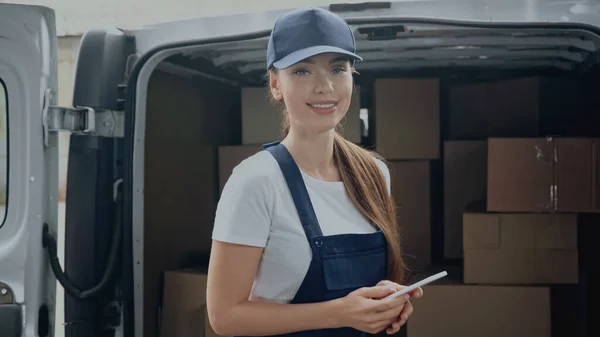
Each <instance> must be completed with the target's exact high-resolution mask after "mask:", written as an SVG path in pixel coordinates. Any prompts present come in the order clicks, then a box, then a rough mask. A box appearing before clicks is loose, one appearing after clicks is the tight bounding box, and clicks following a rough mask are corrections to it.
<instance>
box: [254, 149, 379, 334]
mask: <svg viewBox="0 0 600 337" xmlns="http://www.w3.org/2000/svg"><path fill="white" fill-rule="evenodd" d="M262 148H263V149H266V150H267V151H269V152H270V153H271V154H272V155H273V157H274V158H275V159H276V160H277V163H279V166H280V167H281V170H282V172H283V175H284V177H285V180H286V182H287V185H288V188H289V189H290V192H291V195H292V198H293V200H294V204H295V205H296V209H297V211H298V215H299V216H300V222H301V223H302V227H304V231H305V233H306V237H307V238H308V241H309V244H310V248H311V250H312V261H311V263H310V267H309V268H308V272H307V273H306V276H305V278H304V281H303V282H302V284H301V285H300V289H298V292H297V293H296V295H295V296H294V298H293V299H292V301H291V303H314V302H323V301H328V300H332V299H336V298H340V297H344V296H346V295H347V294H349V293H350V292H352V291H354V290H356V289H358V288H361V287H370V286H374V285H376V284H377V283H378V282H379V281H381V280H384V279H385V277H386V266H387V247H386V240H385V237H384V235H383V233H382V232H381V230H378V231H376V232H375V233H371V234H338V235H330V236H323V233H322V232H321V227H320V226H319V222H318V221H317V216H316V214H315V211H314V209H313V206H312V203H311V201H310V197H309V195H308V191H307V190H306V185H304V180H303V179H302V174H301V172H300V169H299V168H298V166H297V165H296V163H295V161H294V159H293V158H292V156H291V154H290V153H289V152H288V150H287V149H286V147H285V146H284V145H283V144H281V143H279V142H273V143H270V144H265V145H263V147H262ZM284 336H298V337H300V336H301V337H321V336H323V337H324V336H328V337H359V336H366V333H364V332H362V331H358V330H355V329H351V328H341V329H325V330H310V331H302V332H296V333H291V334H286V335H284Z"/></svg>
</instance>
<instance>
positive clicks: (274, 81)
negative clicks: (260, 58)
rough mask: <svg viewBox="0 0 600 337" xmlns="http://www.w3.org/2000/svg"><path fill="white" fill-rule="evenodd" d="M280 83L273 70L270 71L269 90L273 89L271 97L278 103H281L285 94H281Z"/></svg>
mask: <svg viewBox="0 0 600 337" xmlns="http://www.w3.org/2000/svg"><path fill="white" fill-rule="evenodd" d="M279 85H280V82H279V78H278V77H277V73H276V72H275V71H273V70H269V88H270V89H271V95H272V96H273V99H275V100H276V101H281V100H282V99H283V94H282V93H281V89H280V88H279Z"/></svg>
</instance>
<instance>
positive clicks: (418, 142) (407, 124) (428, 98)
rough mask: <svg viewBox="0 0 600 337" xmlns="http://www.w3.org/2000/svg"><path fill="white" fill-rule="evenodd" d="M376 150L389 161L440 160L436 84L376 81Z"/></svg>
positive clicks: (436, 82) (393, 80)
mask: <svg viewBox="0 0 600 337" xmlns="http://www.w3.org/2000/svg"><path fill="white" fill-rule="evenodd" d="M374 95H375V131H374V132H375V146H376V148H377V152H378V153H380V154H381V155H382V156H383V157H385V158H386V159H388V160H405V159H439V157H440V99H439V95H440V89H439V80H438V79H437V78H431V79H377V80H375V94H374Z"/></svg>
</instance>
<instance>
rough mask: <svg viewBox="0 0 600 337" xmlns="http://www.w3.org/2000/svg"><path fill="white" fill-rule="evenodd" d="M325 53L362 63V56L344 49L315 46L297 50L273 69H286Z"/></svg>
mask: <svg viewBox="0 0 600 337" xmlns="http://www.w3.org/2000/svg"><path fill="white" fill-rule="evenodd" d="M325 53H336V54H343V55H347V56H349V57H350V59H353V60H356V61H362V58H361V57H360V56H358V55H356V54H355V53H352V52H349V51H347V50H345V49H342V48H338V47H333V46H313V47H308V48H304V49H300V50H297V51H295V52H293V53H290V54H288V55H286V56H285V57H283V58H282V59H281V60H278V61H275V62H273V67H275V68H277V69H286V68H289V67H291V66H293V65H294V64H296V63H298V62H300V61H303V60H306V59H307V58H309V57H313V56H315V55H319V54H325Z"/></svg>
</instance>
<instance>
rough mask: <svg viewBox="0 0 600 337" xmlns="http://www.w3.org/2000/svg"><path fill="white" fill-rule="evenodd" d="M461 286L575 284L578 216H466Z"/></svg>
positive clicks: (475, 213) (480, 213) (473, 213)
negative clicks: (462, 281)
mask: <svg viewBox="0 0 600 337" xmlns="http://www.w3.org/2000/svg"><path fill="white" fill-rule="evenodd" d="M463 235H464V237H463V244H464V282H465V283H473V284H477V283H478V284H504V285H509V284H568V283H577V282H578V272H579V271H578V249H577V248H578V245H577V214H575V213H545V214H543V213H540V214H533V213H532V214H526V213H518V214H516V213H485V212H484V211H483V210H480V209H476V210H469V211H467V212H465V214H464V227H463Z"/></svg>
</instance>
